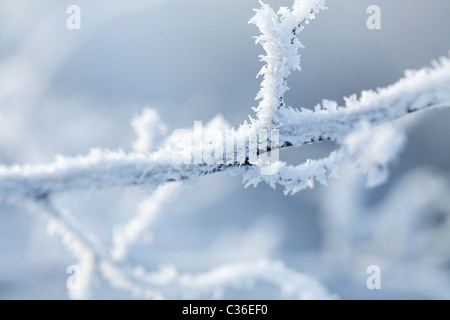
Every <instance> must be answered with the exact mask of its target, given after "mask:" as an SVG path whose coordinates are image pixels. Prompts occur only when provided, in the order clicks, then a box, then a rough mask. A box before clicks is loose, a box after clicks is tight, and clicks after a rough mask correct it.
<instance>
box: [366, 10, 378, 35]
mask: <svg viewBox="0 0 450 320" xmlns="http://www.w3.org/2000/svg"><path fill="white" fill-rule="evenodd" d="M366 12H367V14H370V16H369V17H368V18H367V21H366V26H367V29H369V30H380V29H381V9H380V7H379V6H377V5H371V6H368V7H367V10H366Z"/></svg>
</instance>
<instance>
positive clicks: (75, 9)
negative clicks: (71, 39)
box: [66, 4, 81, 30]
mask: <svg viewBox="0 0 450 320" xmlns="http://www.w3.org/2000/svg"><path fill="white" fill-rule="evenodd" d="M66 13H67V14H69V16H68V17H67V20H66V27H67V29H69V30H79V29H81V9H80V7H79V6H77V5H74V4H73V5H70V6H68V7H67V9H66Z"/></svg>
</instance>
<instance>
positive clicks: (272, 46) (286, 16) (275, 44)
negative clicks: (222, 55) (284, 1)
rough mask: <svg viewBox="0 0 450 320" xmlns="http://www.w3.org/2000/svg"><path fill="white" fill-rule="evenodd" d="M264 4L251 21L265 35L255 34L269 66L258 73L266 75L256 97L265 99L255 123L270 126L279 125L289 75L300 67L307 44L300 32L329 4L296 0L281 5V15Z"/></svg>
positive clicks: (262, 100)
mask: <svg viewBox="0 0 450 320" xmlns="http://www.w3.org/2000/svg"><path fill="white" fill-rule="evenodd" d="M260 3H261V5H262V8H261V9H257V10H255V11H256V14H255V16H254V17H253V18H252V19H251V20H250V21H249V23H252V24H255V25H256V26H257V27H258V28H259V30H260V32H261V35H260V36H257V37H255V38H256V43H259V44H261V45H262V47H263V49H264V51H265V52H266V54H265V55H262V56H260V58H261V61H263V62H265V65H264V66H263V67H262V69H261V71H260V72H259V74H258V76H259V75H263V76H264V79H263V81H262V83H261V90H260V91H259V93H258V95H257V96H256V99H257V100H261V101H260V103H259V105H258V107H257V108H255V111H256V114H257V119H258V120H259V122H258V121H254V122H253V123H254V125H260V126H263V127H267V126H270V125H271V124H278V119H277V111H278V109H279V108H281V107H283V106H284V94H285V92H286V91H287V90H288V89H289V88H288V86H287V78H288V77H289V75H290V73H291V71H292V70H300V55H299V54H298V49H299V48H301V47H303V46H302V44H301V43H300V41H299V40H298V39H297V38H296V35H297V34H298V32H299V31H301V30H302V29H303V28H304V25H305V24H308V23H309V22H310V21H311V20H313V19H314V18H315V14H316V13H318V12H319V11H321V10H324V9H325V6H324V0H308V1H300V0H296V1H295V3H294V5H293V7H292V9H288V8H286V7H281V8H280V10H279V11H278V14H277V13H275V12H274V11H273V9H272V8H271V7H270V6H269V5H267V4H264V3H262V2H260Z"/></svg>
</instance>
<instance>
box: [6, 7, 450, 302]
mask: <svg viewBox="0 0 450 320" xmlns="http://www.w3.org/2000/svg"><path fill="white" fill-rule="evenodd" d="M261 4H262V8H261V9H259V10H256V14H255V16H254V18H252V19H251V20H250V23H253V24H255V25H256V26H257V27H258V28H259V30H260V32H261V35H260V36H258V37H256V42H257V43H259V44H261V45H262V47H263V49H264V50H265V53H266V54H265V55H264V56H262V57H261V60H262V61H263V62H264V66H263V67H262V69H261V71H260V73H259V74H260V75H263V76H264V79H263V81H262V83H261V89H260V91H259V93H258V95H257V100H260V101H259V105H258V107H256V108H255V109H254V110H255V111H256V119H252V120H251V123H247V122H244V123H243V124H242V125H241V126H240V127H239V128H237V129H236V130H235V129H234V128H230V126H229V125H228V123H227V122H226V121H225V120H224V119H223V118H222V117H221V116H217V117H216V118H214V119H213V120H211V121H210V123H208V125H207V126H206V127H205V128H204V129H203V130H202V135H201V138H200V139H196V132H195V131H196V128H197V126H196V125H194V128H192V129H190V130H187V129H184V130H175V131H174V132H173V133H172V134H170V135H169V136H168V138H166V139H165V141H163V139H162V135H161V134H162V133H165V131H166V130H167V129H166V126H165V124H163V123H162V122H161V119H160V118H159V115H158V114H157V113H156V111H154V110H149V109H146V110H145V111H144V112H143V114H142V115H141V116H140V117H136V118H135V119H133V121H132V126H133V128H134V129H135V131H136V133H137V135H138V139H137V141H136V142H135V143H134V144H133V152H131V153H127V152H125V151H122V150H117V151H110V150H102V149H95V150H92V151H91V152H90V153H89V154H87V155H83V156H77V157H63V156H58V157H57V158H56V160H55V161H53V162H52V163H49V164H41V165H14V166H0V202H9V203H22V202H31V203H34V204H35V205H37V206H38V207H40V208H41V209H42V210H43V211H44V212H46V213H47V215H48V217H50V219H51V221H53V224H52V225H53V226H54V228H53V229H54V231H55V232H56V233H58V234H60V235H61V236H63V239H64V243H66V245H68V246H69V248H70V249H71V250H72V251H73V253H74V255H75V256H77V257H78V259H79V260H80V264H82V265H83V266H85V268H86V269H87V270H89V274H94V273H95V272H97V271H95V270H98V272H99V273H100V274H101V275H102V276H103V277H104V278H105V279H107V280H108V281H109V282H110V283H111V284H112V285H113V286H116V287H118V288H122V289H127V290H129V291H131V292H133V293H134V294H137V295H139V296H144V297H151V298H167V297H169V298H170V297H183V298H184V297H191V296H193V295H195V294H197V292H200V293H201V294H205V295H206V294H214V293H215V294H216V296H217V292H219V293H220V290H221V289H223V288H224V287H227V286H234V285H239V284H240V283H242V282H245V281H247V280H248V281H249V282H251V283H255V282H256V281H258V280H264V281H267V282H270V283H272V284H275V285H277V286H278V287H280V288H281V291H282V294H283V296H284V297H294V298H327V297H329V294H328V293H327V292H326V290H325V289H323V288H322V287H321V286H320V285H318V284H317V283H316V282H315V281H314V280H311V279H309V278H307V277H305V276H303V275H301V274H298V273H296V272H295V271H292V270H289V269H287V268H285V267H284V266H283V265H282V264H280V263H274V262H267V261H263V262H256V263H242V264H236V265H229V266H223V267H219V268H218V269H216V270H212V271H210V272H207V273H205V274H201V275H196V276H192V275H186V274H184V275H182V274H178V272H177V271H176V270H175V269H174V268H172V267H168V268H163V269H161V270H160V271H157V272H154V273H148V272H146V271H144V270H142V269H136V268H133V267H130V266H127V265H126V264H124V263H123V261H121V259H123V258H124V257H125V255H126V253H127V250H128V248H129V247H130V246H131V245H133V244H134V243H136V241H137V240H138V239H139V237H140V236H141V235H142V233H143V232H145V231H147V229H148V228H149V227H150V226H151V222H152V221H153V219H154V218H155V217H156V215H157V214H158V212H160V211H161V208H162V205H164V203H165V201H166V200H167V199H168V197H170V196H171V195H172V194H174V193H176V192H177V189H178V188H181V184H173V183H172V184H169V182H177V181H186V180H189V181H195V180H196V179H198V178H199V177H201V176H204V175H209V174H213V173H217V172H223V173H227V174H234V175H237V174H241V175H242V176H243V178H244V182H246V184H247V185H249V184H253V185H256V184H258V183H259V182H261V181H264V182H266V183H268V184H269V185H271V186H273V187H275V186H276V185H277V184H278V185H281V186H283V187H284V188H285V193H295V192H298V191H300V190H303V189H305V188H307V187H312V186H313V184H314V181H318V182H320V183H322V184H326V182H327V179H328V177H330V176H333V175H335V174H336V171H337V169H338V168H339V167H340V166H341V165H342V164H347V165H352V166H355V167H357V168H359V169H361V171H363V172H365V173H366V174H367V176H368V185H370V186H373V185H377V184H379V183H382V182H383V181H385V179H386V177H387V165H388V163H389V162H390V161H392V160H393V159H394V158H395V157H396V156H397V155H398V153H399V152H400V151H401V150H402V147H403V145H404V141H405V139H404V137H403V135H402V133H401V132H397V131H396V130H395V128H394V126H393V125H392V124H393V122H394V121H395V120H397V119H399V118H401V117H404V116H406V115H408V114H409V113H412V112H415V111H419V110H424V109H429V108H431V107H436V106H449V105H450V60H449V59H448V58H447V57H446V58H442V59H441V60H440V62H435V63H434V65H433V68H424V69H422V70H419V71H409V72H407V73H406V75H405V77H404V78H403V79H401V80H399V81H398V82H397V83H395V84H393V85H391V86H388V87H386V88H383V89H378V90H377V91H364V92H362V94H361V96H360V98H358V97H357V96H356V95H352V96H350V97H348V98H344V99H345V106H342V107H339V106H338V104H337V103H336V102H333V101H327V100H325V101H324V102H323V103H322V105H319V106H317V107H316V108H315V109H314V110H309V109H300V110H297V109H293V108H291V107H287V106H285V103H284V94H285V93H286V91H287V90H288V87H287V79H288V77H289V75H290V73H291V72H292V71H294V70H300V55H299V54H298V50H299V48H301V47H302V45H301V43H300V41H299V40H298V39H297V35H298V33H299V31H301V30H302V29H303V28H304V26H305V25H306V24H308V23H309V22H310V21H311V20H312V19H314V18H315V14H316V13H318V12H320V11H321V10H324V9H325V6H324V0H304V1H300V0H295V1H294V4H293V6H292V8H284V7H283V8H280V9H279V10H278V12H277V13H275V11H274V10H273V9H271V8H270V7H269V6H268V5H266V4H263V3H261ZM197 138H198V137H197ZM323 140H331V141H334V142H335V143H336V145H337V150H335V151H333V152H332V153H331V154H330V155H329V156H328V157H326V158H324V159H318V160H308V161H307V162H305V163H303V164H298V165H294V166H292V165H287V164H286V163H283V162H280V161H277V160H278V159H275V158H272V157H269V153H270V154H271V155H273V154H275V153H276V152H277V151H278V150H279V149H281V148H286V147H301V146H302V145H304V144H309V143H315V142H319V141H323ZM113 187H121V188H124V187H137V188H140V189H143V190H145V191H147V192H149V193H150V192H153V191H155V190H156V191H155V192H154V193H153V195H152V196H151V197H150V198H149V199H148V201H149V202H146V204H148V205H149V206H150V209H149V208H147V209H146V210H145V211H142V212H139V213H138V215H137V216H136V217H135V218H134V219H133V220H131V221H130V222H129V223H128V224H126V225H125V226H123V227H122V228H120V229H117V230H116V233H115V238H114V239H113V242H114V248H112V250H108V249H106V248H104V247H103V246H102V245H101V244H100V243H99V242H98V241H97V240H95V237H93V236H92V235H90V234H89V233H88V232H86V230H84V228H83V227H82V226H80V225H78V224H77V223H76V222H74V221H73V219H72V218H71V217H70V216H69V215H68V214H66V213H64V211H63V210H59V209H58V208H56V207H55V206H54V204H53V202H52V201H51V200H52V199H53V198H54V196H55V195H57V194H60V193H67V192H72V191H84V190H91V189H107V188H113ZM119 261H120V262H119ZM87 279H89V281H87V282H86V283H85V284H84V285H83V288H85V290H84V291H83V294H81V296H82V297H85V296H86V294H87V292H88V291H89V290H88V289H89V282H90V281H91V279H92V277H88V278H87ZM244 280H245V281H244Z"/></svg>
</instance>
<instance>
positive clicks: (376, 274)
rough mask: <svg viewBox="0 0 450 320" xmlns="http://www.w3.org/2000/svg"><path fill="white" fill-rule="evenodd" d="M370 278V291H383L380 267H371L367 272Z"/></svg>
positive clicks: (367, 282) (368, 282) (368, 281)
mask: <svg viewBox="0 0 450 320" xmlns="http://www.w3.org/2000/svg"><path fill="white" fill-rule="evenodd" d="M366 272H367V274H370V276H369V277H368V278H367V281H366V286H367V289H369V290H375V289H376V290H380V289H381V268H380V266H378V265H375V264H373V265H370V266H368V267H367V270H366Z"/></svg>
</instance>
